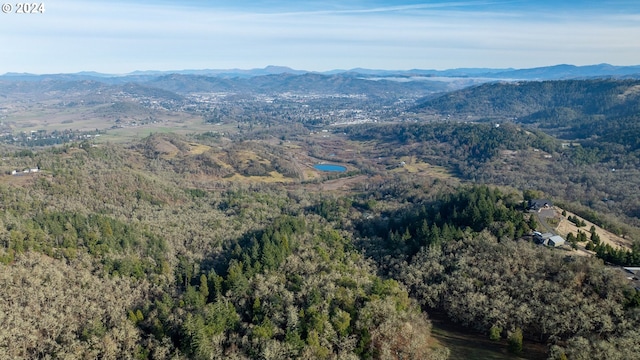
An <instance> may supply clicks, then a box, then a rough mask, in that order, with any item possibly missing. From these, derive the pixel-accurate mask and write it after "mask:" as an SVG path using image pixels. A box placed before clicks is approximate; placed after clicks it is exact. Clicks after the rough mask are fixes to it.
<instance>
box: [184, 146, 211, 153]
mask: <svg viewBox="0 0 640 360" xmlns="http://www.w3.org/2000/svg"><path fill="white" fill-rule="evenodd" d="M189 147H190V149H189V154H191V155H200V154H204V153H205V152H207V151H209V150H210V149H211V146H207V145H202V144H196V143H190V144H189Z"/></svg>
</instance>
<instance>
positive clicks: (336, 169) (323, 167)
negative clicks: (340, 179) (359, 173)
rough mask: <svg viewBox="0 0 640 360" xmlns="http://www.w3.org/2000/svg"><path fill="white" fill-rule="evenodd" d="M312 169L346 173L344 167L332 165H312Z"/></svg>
mask: <svg viewBox="0 0 640 360" xmlns="http://www.w3.org/2000/svg"><path fill="white" fill-rule="evenodd" d="M313 167H314V168H316V169H317V170H320V171H332V172H345V171H347V168H346V167H344V166H340V165H334V164H315V165H313Z"/></svg>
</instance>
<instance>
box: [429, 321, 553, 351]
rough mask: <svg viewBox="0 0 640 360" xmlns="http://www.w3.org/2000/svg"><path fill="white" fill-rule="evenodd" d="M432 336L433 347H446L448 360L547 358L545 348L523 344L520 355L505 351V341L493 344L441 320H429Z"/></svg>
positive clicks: (487, 338)
mask: <svg viewBox="0 0 640 360" xmlns="http://www.w3.org/2000/svg"><path fill="white" fill-rule="evenodd" d="M431 322H432V324H433V329H432V332H431V334H432V336H433V338H434V339H435V340H436V342H435V346H446V347H448V348H449V350H450V351H451V355H450V356H449V358H450V359H466V360H513V359H524V360H543V359H546V358H547V349H546V346H544V345H542V344H532V343H527V342H525V343H524V344H523V350H522V352H521V353H520V354H518V355H515V354H512V353H510V352H509V351H508V350H507V342H506V340H502V341H498V342H494V341H491V340H489V337H488V336H487V337H484V336H481V335H478V334H474V333H470V332H469V331H468V330H465V329H463V328H461V327H457V326H454V325H451V324H449V323H447V322H446V320H443V319H431Z"/></svg>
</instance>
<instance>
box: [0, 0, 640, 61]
mask: <svg viewBox="0 0 640 360" xmlns="http://www.w3.org/2000/svg"><path fill="white" fill-rule="evenodd" d="M0 3H2V1H1V0H0ZM4 3H8V1H5V2H4ZM43 4H44V7H45V12H44V14H17V13H15V11H16V7H15V5H16V3H12V5H13V6H12V10H11V12H10V13H0V74H2V73H6V72H30V73H38V74H42V73H60V72H79V71H98V72H105V73H126V72H131V71H134V70H178V69H227V68H243V69H248V68H259V67H260V68H261V67H265V66H267V65H282V66H289V67H292V68H296V69H304V70H330V69H350V68H355V67H365V68H376V69H412V68H420V69H448V68H458V67H493V68H506V67H514V68H528V67H537V66H546V65H554V64H561V63H566V64H575V65H587V64H597V63H603V62H606V63H610V64H614V65H637V64H640V1H638V0H619V1H607V0H599V1H595V0H585V1H574V0H554V1H551V0H549V1H547V0H544V1H500V0H496V1H491V0H489V1H473V0H470V1H439V0H435V1H382V0H378V1H364V0H362V1H344V0H343V1H335V0H331V1H303V0H297V1H284V0H272V1H245V0H240V1H237V0H236V1H234V0H227V1H196V0H191V1H189V0H187V1H142V0H129V1H120V0H115V1H90V2H89V1H73V0H50V1H44V2H43ZM5 10H6V9H5Z"/></svg>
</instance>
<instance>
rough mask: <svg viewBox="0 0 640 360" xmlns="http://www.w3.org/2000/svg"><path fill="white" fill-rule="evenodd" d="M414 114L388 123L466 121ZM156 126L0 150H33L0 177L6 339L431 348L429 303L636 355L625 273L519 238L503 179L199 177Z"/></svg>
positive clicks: (220, 348)
mask: <svg viewBox="0 0 640 360" xmlns="http://www.w3.org/2000/svg"><path fill="white" fill-rule="evenodd" d="M506 129H507V130H508V129H509V128H508V127H507V128H506ZM427 130H428V131H432V130H429V129H428V128H425V130H424V131H425V132H424V133H416V132H414V133H413V135H412V136H414V137H415V138H416V139H419V140H413V139H409V138H407V139H406V140H403V141H407V142H413V141H415V142H416V143H418V142H422V141H424V142H425V143H428V142H429V141H430V140H429V139H431V138H433V137H434V136H435V137H437V136H444V137H447V136H448V137H449V138H446V139H447V140H446V141H455V138H459V139H472V138H473V134H472V132H471V133H469V130H468V129H467V130H465V129H462V128H456V127H452V128H449V129H448V130H447V129H441V130H437V129H433V131H434V132H436V131H440V132H439V133H438V134H439V135H434V134H431V133H428V132H427ZM482 131H488V132H492V131H497V130H496V129H495V128H486V129H484V130H482ZM505 131H506V130H505ZM509 131H513V132H514V134H517V135H509V136H520V137H521V138H520V139H519V140H520V141H513V142H509V138H508V137H505V138H504V139H503V140H501V141H500V142H499V144H495V145H491V144H485V145H482V146H487V149H490V148H492V147H495V148H501V147H502V146H514V147H518V146H523V145H522V143H523V142H524V143H525V144H526V143H527V141H537V140H536V139H538V137H541V136H542V135H535V134H534V135H528V134H527V133H523V132H520V131H518V130H517V129H515V128H514V129H511V130H509ZM377 134H379V136H385V135H384V132H377ZM354 136H355V135H354ZM359 136H364V135H359ZM408 136H409V135H407V137H408ZM505 136H506V135H505ZM164 139H165V140H166V141H168V142H169V141H174V143H175V144H176V147H178V145H181V143H180V142H179V141H177V140H176V138H172V137H164ZM542 139H544V138H543V137H542ZM205 140H206V141H209V144H210V145H213V144H215V143H216V142H218V141H223V140H220V139H218V138H207V139H204V138H199V140H198V141H205ZM159 141H160V138H158V137H157V136H154V137H150V138H148V139H145V140H143V141H142V142H140V143H138V144H132V145H125V146H123V145H117V144H101V145H97V146H85V145H86V144H84V145H83V144H76V145H74V146H65V147H61V148H52V149H42V150H38V151H31V152H12V153H9V152H8V153H5V154H4V157H5V159H6V160H5V161H6V162H5V167H7V168H14V167H19V166H22V165H26V164H31V163H33V164H38V166H39V168H40V169H41V171H40V172H39V173H37V174H30V175H26V176H18V177H16V176H11V175H5V176H4V177H3V181H2V183H1V184H0V199H1V200H0V204H1V206H2V210H3V212H2V214H3V215H2V218H0V240H1V241H0V244H1V246H0V258H1V260H2V265H0V267H1V268H2V271H0V274H2V275H1V280H0V282H1V283H2V287H3V289H5V291H3V292H2V295H0V306H1V307H2V308H3V311H2V312H0V314H2V315H0V316H1V318H0V321H1V322H2V324H3V330H2V331H0V348H2V352H3V353H4V354H6V357H7V358H39V357H71V358H86V357H100V358H138V359H165V358H195V359H211V358H264V359H281V358H305V359H307V358H325V359H331V358H340V359H347V358H354V359H355V358H375V359H377V358H379V359H400V358H403V359H406V358H413V359H445V358H447V357H448V354H449V349H447V348H446V347H444V346H443V345H441V344H437V343H436V342H434V341H433V339H432V337H431V327H432V325H431V323H430V321H429V317H428V313H429V312H432V311H434V312H437V313H442V314H445V315H446V316H447V317H448V318H449V319H450V321H452V322H455V323H457V324H460V325H461V326H464V327H466V328H468V329H469V331H473V332H477V333H478V334H483V336H487V337H489V336H491V337H492V338H493V339H496V340H500V339H507V340H504V341H508V342H509V344H511V345H510V349H511V351H513V352H515V353H518V352H519V351H521V350H520V349H521V348H522V343H523V342H525V343H526V342H541V343H544V344H547V345H548V346H549V357H550V358H554V359H556V358H558V359H559V358H565V357H566V358H576V359H578V358H587V357H591V356H593V355H594V354H597V355H598V356H597V357H599V358H621V359H622V358H630V357H633V355H635V354H634V352H635V349H636V346H637V345H639V344H638V343H637V341H638V340H637V339H638V338H639V337H638V336H637V334H636V328H637V325H638V321H639V318H638V315H639V313H638V310H639V308H638V305H640V296H639V295H638V293H637V292H636V290H634V289H633V288H632V287H630V286H629V285H628V283H627V280H626V279H625V278H624V276H623V275H622V274H621V273H620V272H619V271H618V270H616V269H612V268H609V267H606V266H605V265H604V263H603V262H602V260H598V259H596V258H580V257H573V256H569V257H567V255H565V254H564V252H563V251H553V250H550V249H546V248H543V247H539V246H536V245H534V244H533V243H532V242H531V241H530V240H529V239H528V238H527V235H528V234H529V233H530V232H531V229H532V228H533V227H534V226H532V225H534V224H532V223H531V219H530V216H529V215H528V214H527V213H525V212H524V211H523V210H524V209H523V207H522V200H523V194H522V193H521V192H520V191H518V190H516V189H513V188H512V189H511V190H507V189H498V188H495V187H490V186H468V185H460V183H458V182H457V181H453V180H452V181H447V180H442V179H437V178H431V177H403V176H395V175H392V174H389V175H388V176H380V175H377V177H376V178H375V179H373V178H372V180H370V181H368V182H367V184H368V185H367V187H362V186H357V187H355V188H354V189H353V190H352V191H349V192H347V193H334V192H328V193H327V192H319V191H308V190H305V189H304V188H302V187H301V186H300V185H302V184H300V185H299V186H291V185H286V184H268V183H261V182H250V183H240V182H236V181H229V180H226V179H224V177H215V178H212V179H218V180H210V181H208V182H206V185H207V186H201V185H202V184H203V182H202V180H195V179H196V178H194V177H191V176H185V174H189V173H190V170H188V169H189V168H193V169H198V168H202V169H206V168H207V167H208V166H211V165H207V162H208V161H209V163H210V164H211V160H207V156H200V155H194V156H192V157H191V158H189V161H190V162H192V163H189V162H187V163H184V162H182V163H181V162H179V161H176V160H175V159H171V158H168V157H166V156H164V157H163V153H158V152H156V151H152V150H153V149H156V150H157V149H159V147H158V142H159ZM464 141H467V142H471V141H472V140H464ZM509 144H511V145H509ZM230 149H233V147H231V148H230ZM257 149H258V148H257ZM259 149H262V150H265V151H263V152H261V153H263V154H265V155H264V156H269V155H268V154H269V153H273V152H274V151H275V150H273V149H271V148H270V147H260V148H259ZM269 149H271V150H269ZM212 151H213V150H212ZM216 151H218V152H219V154H217V155H216V156H219V158H223V157H224V156H228V155H225V154H223V151H222V150H216ZM256 151H258V150H256ZM460 151H463V152H464V155H461V156H465V157H468V159H469V160H468V161H471V163H474V164H475V163H476V162H477V163H478V164H481V163H485V162H490V161H492V159H493V157H495V156H499V152H498V153H496V154H497V155H496V154H494V155H491V156H481V157H477V158H476V157H474V150H473V144H472V143H469V146H468V147H465V148H464V149H462V150H460ZM489 153H491V151H489ZM217 158H218V157H215V156H214V157H211V159H217ZM257 163H258V162H256V164H257ZM189 164H190V165H189ZM238 166H240V165H238ZM242 166H249V167H251V166H252V165H246V164H244V165H242ZM254 166H257V165H255V164H254ZM239 169H241V167H239ZM203 171H206V170H203ZM195 175H198V173H196V174H195ZM198 176H200V175H198ZM292 176H294V178H295V175H292ZM196 185H198V186H196ZM307 189H308V188H307Z"/></svg>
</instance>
